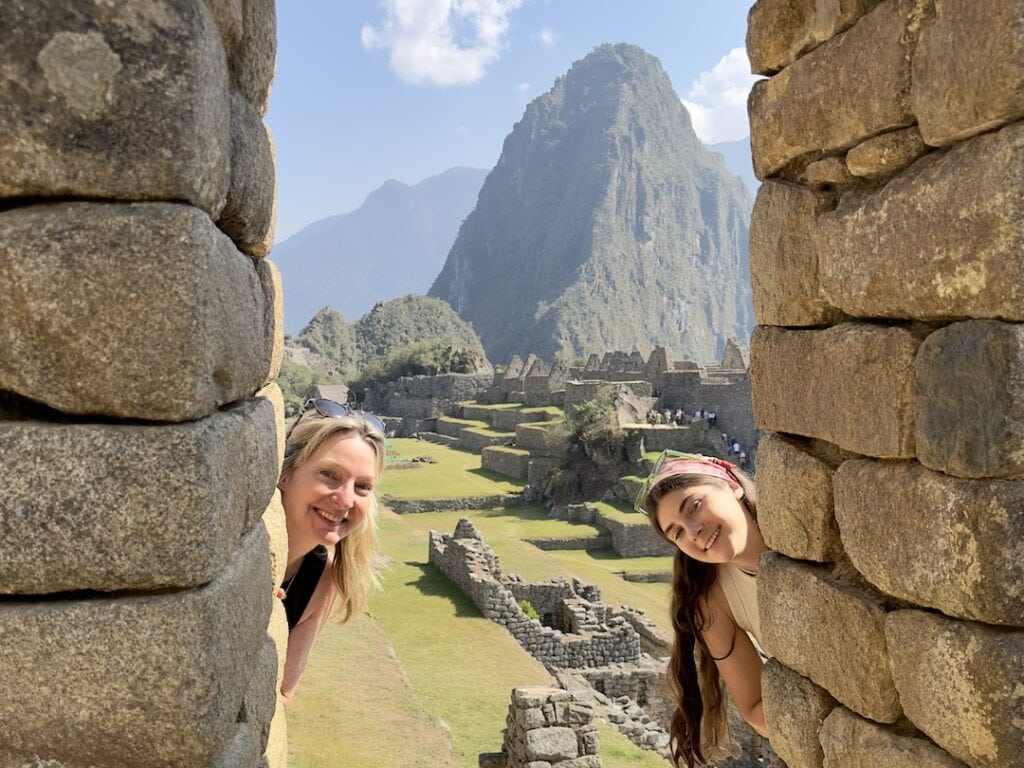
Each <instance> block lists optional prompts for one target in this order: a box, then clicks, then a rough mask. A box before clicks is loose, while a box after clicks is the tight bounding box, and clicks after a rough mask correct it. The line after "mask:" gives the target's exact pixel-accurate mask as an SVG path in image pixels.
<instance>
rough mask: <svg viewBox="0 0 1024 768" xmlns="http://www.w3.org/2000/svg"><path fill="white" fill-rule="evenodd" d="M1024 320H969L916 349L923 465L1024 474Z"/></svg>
mask: <svg viewBox="0 0 1024 768" xmlns="http://www.w3.org/2000/svg"><path fill="white" fill-rule="evenodd" d="M1021 371H1024V325H1015V324H1010V323H1000V322H997V321H994V320H968V321H966V322H962V323H954V324H953V325H948V326H946V327H945V328H942V329H940V330H938V331H936V332H935V333H933V334H931V335H930V336H928V338H926V339H925V340H924V342H923V343H922V344H921V348H920V350H918V353H917V384H916V397H915V399H914V423H915V430H916V440H917V454H918V457H919V458H920V461H921V463H922V464H925V465H927V466H929V467H932V468H933V469H938V470H941V471H942V472H945V473H947V474H951V475H957V476H959V477H1022V476H1024V376H1022V375H1021Z"/></svg>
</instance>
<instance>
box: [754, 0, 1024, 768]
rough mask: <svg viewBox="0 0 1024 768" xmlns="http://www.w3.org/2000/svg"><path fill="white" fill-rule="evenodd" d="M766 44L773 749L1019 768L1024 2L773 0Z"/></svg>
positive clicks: (760, 26) (757, 219)
mask: <svg viewBox="0 0 1024 768" xmlns="http://www.w3.org/2000/svg"><path fill="white" fill-rule="evenodd" d="M747 49H748V52H749V55H750V59H751V62H752V65H753V69H754V71H755V72H758V73H762V74H765V75H770V77H769V78H768V79H766V80H762V81H759V82H758V83H757V84H756V85H755V86H754V90H753V92H752V94H751V97H750V104H749V107H750V118H751V129H752V140H751V143H752V146H753V153H754V166H755V169H756V171H757V173H758V176H759V177H760V178H762V179H763V180H764V184H763V185H762V186H761V188H760V190H759V192H758V195H757V201H756V204H755V206H754V213H753V219H752V222H751V229H750V237H751V244H750V262H751V280H752V284H753V291H754V306H755V309H756V313H757V318H758V322H759V323H760V325H759V326H758V328H757V329H756V331H755V332H754V337H753V342H752V345H751V358H752V362H751V368H752V382H753V385H752V386H753V403H754V413H755V419H756V422H757V425H758V426H759V427H761V428H763V429H766V430H771V431H772V433H773V434H771V435H769V436H767V437H766V438H764V439H763V440H762V442H761V449H760V451H759V454H758V462H757V468H758V472H757V476H758V484H759V491H760V519H761V521H762V526H763V529H764V533H765V537H766V540H767V541H768V543H769V545H770V546H771V547H773V548H774V549H775V550H776V551H777V553H776V554H774V555H771V556H768V557H766V558H765V559H764V561H763V562H762V566H761V571H760V576H759V582H760V584H759V590H760V594H761V595H762V603H761V623H762V626H763V628H764V644H765V647H766V649H767V650H768V651H769V652H770V653H771V654H773V655H774V656H775V661H774V662H772V663H771V664H769V666H768V667H767V669H766V674H765V685H764V695H765V712H766V716H767V720H768V725H769V727H770V729H771V730H772V732H773V738H772V741H773V744H774V745H775V747H776V749H777V751H778V752H779V754H780V755H781V756H782V757H783V758H784V759H785V761H786V762H787V763H788V765H789V766H790V768H803V767H804V766H821V765H822V764H823V763H824V764H825V765H828V766H830V767H831V768H843V766H860V765H865V764H868V763H870V764H873V765H896V764H900V765H910V764H913V765H929V766H932V765H934V766H940V765H941V766H961V765H965V764H966V765H969V766H972V768H983V767H984V768H988V767H993V768H994V767H995V766H1004V765H1011V764H1014V765H1018V764H1020V760H1021V757H1020V756H1021V754H1024V720H1022V718H1021V714H1020V713H1021V690H1024V664H1022V659H1024V558H1022V557H1021V548H1020V542H1021V541H1022V540H1024V515H1022V514H1021V509H1022V508H1024V507H1022V504H1024V417H1022V415H1021V414H1022V413H1024V385H1022V382H1024V375H1022V372H1024V325H1022V324H1021V323H1022V321H1024V259H1022V255H1021V254H1022V253H1024V120H1022V118H1024V88H1022V87H1021V83H1022V82H1024V13H1022V12H1021V3H1020V2H1019V0H883V2H878V0H859V1H857V2H849V3H843V4H837V3H831V2H823V1H820V0H819V1H818V2H795V0H760V1H759V2H757V3H756V4H755V5H754V7H753V8H752V9H751V12H750V16H749V30H748V41H747ZM846 559H848V561H849V563H850V564H852V566H853V568H854V569H855V571H856V572H855V573H852V574H849V575H848V578H845V579H843V580H838V579H837V578H834V577H833V574H832V572H831V570H830V568H829V566H828V564H829V563H832V562H836V561H842V560H846ZM816 563H817V564H816ZM840 627H841V628H842V630H841V631H838V630H837V628H840ZM908 755H912V756H913V757H911V758H908V757H907V756H908Z"/></svg>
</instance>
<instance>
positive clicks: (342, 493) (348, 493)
mask: <svg viewBox="0 0 1024 768" xmlns="http://www.w3.org/2000/svg"><path fill="white" fill-rule="evenodd" d="M355 495H356V493H355V488H354V487H353V486H352V484H351V483H345V484H344V485H342V486H341V487H339V488H338V489H337V490H336V491H335V492H334V493H332V494H331V501H333V502H334V503H335V504H336V505H337V506H339V507H342V508H343V509H350V508H351V507H352V504H353V499H355Z"/></svg>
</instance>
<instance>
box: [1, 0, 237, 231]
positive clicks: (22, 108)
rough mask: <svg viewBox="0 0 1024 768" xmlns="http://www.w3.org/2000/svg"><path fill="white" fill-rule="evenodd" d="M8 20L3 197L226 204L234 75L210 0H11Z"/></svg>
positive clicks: (209, 207) (4, 23)
mask: <svg viewBox="0 0 1024 768" xmlns="http://www.w3.org/2000/svg"><path fill="white" fill-rule="evenodd" d="M0 29H3V30H5V31H6V32H7V34H4V35H3V36H2V38H0V71H3V73H4V74H3V77H0V104H3V108H2V109H0V197H30V198H37V197H68V196H77V197H88V198H96V199H99V198H106V199H117V200H183V201H187V202H189V203H192V204H193V205H196V206H199V207H200V208H202V209H203V210H204V211H206V212H207V213H209V214H210V215H211V216H213V217H216V216H217V215H218V214H219V213H220V210H221V208H222V207H223V206H224V199H225V195H226V193H227V188H228V142H229V139H228V135H229V134H228V90H227V88H228V75H227V66H226V63H225V58H224V52H223V49H222V47H221V40H220V35H219V33H218V31H217V27H216V25H215V24H214V21H213V19H212V18H211V17H210V13H209V11H208V10H207V8H206V6H205V5H204V4H203V3H202V1H201V0H139V2H132V3H119V4H117V6H116V7H111V6H110V4H109V3H96V2H92V0H70V1H69V0H34V1H33V2H13V3H12V2H5V3H0ZM15 31H16V33H15Z"/></svg>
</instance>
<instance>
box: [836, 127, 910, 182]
mask: <svg viewBox="0 0 1024 768" xmlns="http://www.w3.org/2000/svg"><path fill="white" fill-rule="evenodd" d="M927 151H928V147H927V146H926V145H925V143H924V140H923V139H922V138H921V132H920V131H919V130H918V129H917V127H916V126H914V127H912V128H901V129H900V130H897V131H889V132H888V133H883V134H882V135H881V136H872V137H871V138H870V139H868V140H867V141H865V142H862V143H860V144H858V145H857V146H856V147H853V148H852V149H851V150H850V151H849V152H847V153H846V167H847V168H848V169H849V171H850V173H852V174H853V175H854V176H860V177H862V178H865V179H884V178H887V177H889V176H894V175H896V174H897V173H899V172H900V171H902V170H903V169H904V168H906V167H907V166H909V165H910V164H911V163H912V162H914V161H915V160H917V158H919V157H920V156H921V155H923V154H924V153H925V152H927Z"/></svg>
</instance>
